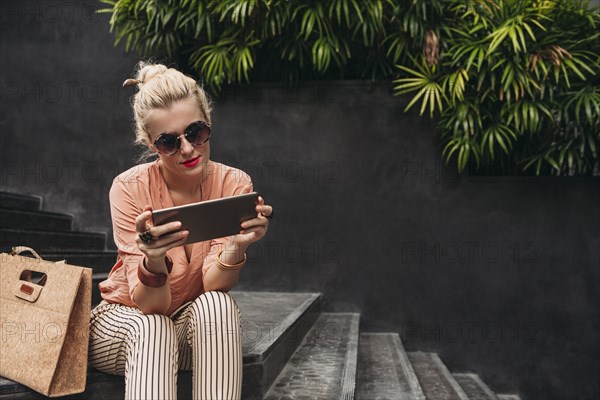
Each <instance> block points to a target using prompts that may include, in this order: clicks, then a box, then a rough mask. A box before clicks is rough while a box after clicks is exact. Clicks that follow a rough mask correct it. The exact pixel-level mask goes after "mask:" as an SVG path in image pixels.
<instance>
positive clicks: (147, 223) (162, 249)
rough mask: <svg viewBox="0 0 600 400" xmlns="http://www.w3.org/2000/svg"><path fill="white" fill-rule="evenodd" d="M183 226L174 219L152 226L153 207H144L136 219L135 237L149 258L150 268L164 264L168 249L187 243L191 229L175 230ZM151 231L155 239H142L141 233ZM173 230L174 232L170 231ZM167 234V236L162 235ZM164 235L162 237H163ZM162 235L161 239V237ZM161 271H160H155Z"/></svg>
mask: <svg viewBox="0 0 600 400" xmlns="http://www.w3.org/2000/svg"><path fill="white" fill-rule="evenodd" d="M179 228H181V222H179V221H173V222H169V223H167V224H164V225H158V226H152V207H151V206H146V207H144V211H143V212H142V213H141V214H140V215H138V216H137V217H136V219H135V229H136V231H137V232H138V236H137V237H136V238H135V242H136V243H137V246H138V248H139V249H140V251H141V252H142V253H144V255H145V256H146V259H147V260H148V264H147V266H148V269H149V270H150V271H152V270H153V268H152V265H164V258H165V255H166V254H167V250H169V249H172V248H173V247H177V246H181V245H183V243H185V240H186V239H187V236H188V234H189V231H187V230H184V231H181V232H173V231H175V230H177V229H179ZM146 231H149V232H150V234H151V235H152V237H153V238H154V240H152V241H151V242H149V243H146V242H144V241H143V240H142V239H140V237H139V234H140V233H143V232H146ZM169 232H173V233H169ZM162 235H165V236H162ZM161 236H162V237H161ZM159 237H160V239H159ZM153 272H159V271H153Z"/></svg>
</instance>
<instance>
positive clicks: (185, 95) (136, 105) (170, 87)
mask: <svg viewBox="0 0 600 400" xmlns="http://www.w3.org/2000/svg"><path fill="white" fill-rule="evenodd" d="M132 85H137V87H138V92H137V93H136V94H135V95H133V99H132V102H131V104H132V107H133V118H134V121H135V143H137V144H140V145H147V144H148V143H149V142H150V135H149V133H148V130H147V126H146V117H147V116H148V114H149V113H150V112H151V111H152V110H154V109H157V108H160V109H167V108H169V107H170V106H171V105H172V104H174V103H176V102H178V101H182V100H188V99H194V100H196V103H197V104H198V107H200V111H201V112H202V116H203V118H204V120H205V122H206V123H207V124H208V125H211V119H210V114H211V111H212V103H211V101H210V98H209V97H208V95H207V94H206V92H205V91H204V89H203V88H202V87H201V86H200V85H199V84H198V83H197V82H196V80H195V79H194V78H192V77H190V76H187V75H185V74H183V73H181V72H180V71H178V70H176V69H175V68H167V66H165V65H163V64H160V63H153V62H152V61H140V62H139V63H138V64H137V66H136V74H135V78H133V79H127V80H126V81H125V82H123V86H132Z"/></svg>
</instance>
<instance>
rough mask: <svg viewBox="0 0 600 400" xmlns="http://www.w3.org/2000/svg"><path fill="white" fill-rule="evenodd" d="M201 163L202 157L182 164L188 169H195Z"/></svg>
mask: <svg viewBox="0 0 600 400" xmlns="http://www.w3.org/2000/svg"><path fill="white" fill-rule="evenodd" d="M199 162H200V157H199V156H198V157H194V158H190V159H189V160H187V161H184V162H182V163H181V164H183V166H184V167H187V168H193V167H195V166H196V165H198V163H199Z"/></svg>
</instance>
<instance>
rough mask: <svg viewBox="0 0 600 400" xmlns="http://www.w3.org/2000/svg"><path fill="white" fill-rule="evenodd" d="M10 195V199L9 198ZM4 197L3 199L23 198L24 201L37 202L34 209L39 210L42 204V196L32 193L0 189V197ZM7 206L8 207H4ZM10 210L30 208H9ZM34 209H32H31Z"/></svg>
mask: <svg viewBox="0 0 600 400" xmlns="http://www.w3.org/2000/svg"><path fill="white" fill-rule="evenodd" d="M11 197H12V199H11ZM2 198H4V199H5V200H9V201H10V200H25V201H30V202H31V201H33V202H36V203H37V206H36V207H37V208H36V210H41V209H42V207H43V205H44V198H43V197H42V196H38V195H34V194H20V193H13V192H6V191H0V199H2ZM5 208H8V207H5ZM11 209H12V210H31V209H30V208H11ZM31 211H34V210H31Z"/></svg>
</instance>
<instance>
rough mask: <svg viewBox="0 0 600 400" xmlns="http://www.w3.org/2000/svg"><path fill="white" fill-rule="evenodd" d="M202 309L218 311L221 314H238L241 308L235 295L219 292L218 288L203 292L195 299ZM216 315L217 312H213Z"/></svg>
mask: <svg viewBox="0 0 600 400" xmlns="http://www.w3.org/2000/svg"><path fill="white" fill-rule="evenodd" d="M194 303H196V305H197V306H199V309H200V310H203V311H204V312H206V311H207V310H213V311H216V312H217V313H218V314H221V315H226V314H227V315H230V314H232V313H233V314H238V313H239V308H238V305H237V303H236V302H235V300H234V299H233V297H232V296H231V295H230V294H229V293H225V292H219V291H217V290H211V291H208V292H204V293H202V294H201V295H200V296H199V297H198V298H196V300H195V301H194ZM213 315H216V314H213Z"/></svg>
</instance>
